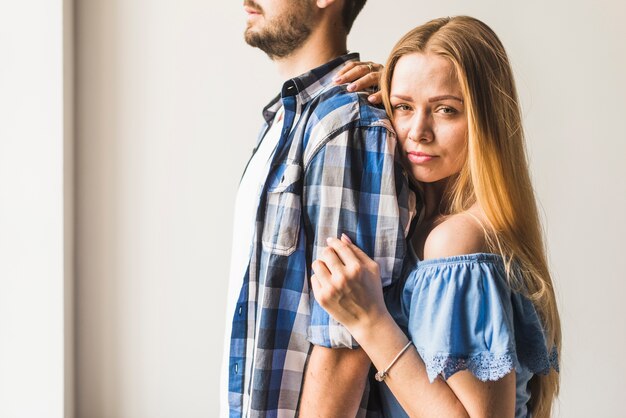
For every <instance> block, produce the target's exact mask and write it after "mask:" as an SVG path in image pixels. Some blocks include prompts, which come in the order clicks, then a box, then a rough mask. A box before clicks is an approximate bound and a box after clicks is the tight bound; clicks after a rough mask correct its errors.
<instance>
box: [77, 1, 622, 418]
mask: <svg viewBox="0 0 626 418" xmlns="http://www.w3.org/2000/svg"><path fill="white" fill-rule="evenodd" d="M390 4H392V5H393V6H390ZM455 14H470V15H473V16H476V17H478V18H481V19H483V20H484V21H486V22H487V23H488V24H490V25H491V26H492V27H493V28H494V29H495V30H496V32H497V33H498V34H499V35H500V36H501V38H502V40H503V42H504V44H505V46H506V47H507V48H508V51H509V53H510V56H511V59H512V61H513V65H514V67H515V69H516V74H517V81H518V86H519V90H520V93H521V97H522V103H523V107H524V114H525V123H526V129H527V133H528V140H529V149H530V154H531V165H532V171H533V175H534V179H535V185H536V188H537V192H538V196H539V199H540V203H541V206H542V208H543V211H544V214H545V219H546V231H547V236H548V242H549V247H550V256H551V262H552V267H553V270H554V274H555V276H556V281H557V286H558V294H559V301H560V307H561V314H562V317H563V331H564V357H563V361H562V368H563V373H562V377H563V389H562V396H561V402H560V412H561V413H560V416H563V417H587V416H602V417H618V416H624V415H625V414H626V407H625V406H624V404H623V403H622V402H621V394H622V393H624V391H625V390H626V382H625V379H626V378H625V377H624V376H626V358H625V357H624V356H623V354H622V352H623V347H624V346H625V344H626V327H624V326H623V324H622V323H621V322H622V321H621V320H622V318H623V317H624V316H625V314H626V308H625V305H626V304H624V303H623V301H622V299H623V295H624V293H625V291H626V286H625V285H624V279H625V278H626V277H625V276H626V275H625V274H624V273H622V265H621V264H622V263H621V260H620V255H621V254H620V253H621V252H622V251H623V248H624V245H623V237H624V236H626V222H624V216H623V214H624V213H626V182H625V181H624V179H626V168H625V166H624V164H622V162H621V160H622V159H623V158H624V156H625V155H626V134H625V133H624V130H622V129H620V128H619V126H618V124H619V123H620V121H621V120H622V119H623V114H624V111H625V110H626V105H625V104H624V101H623V100H624V99H623V98H624V97H626V82H625V81H624V76H623V75H624V74H626V62H625V60H626V50H625V46H624V42H623V39H625V38H626V29H624V25H623V22H624V19H625V18H626V12H625V11H624V6H623V2H621V1H618V0H612V1H607V0H604V1H600V2H573V1H566V0H555V1H552V2H543V1H539V0H528V1H525V2H516V3H513V2H497V1H488V0H478V1H474V2H467V1H462V0H451V1H449V2H437V3H432V2H431V3H426V2H415V1H409V0H395V1H394V2H381V1H374V0H371V1H370V4H368V5H367V6H366V9H365V11H364V12H363V15H362V16H361V17H360V19H359V20H358V21H357V24H356V26H355V28H354V30H353V32H354V33H353V36H352V38H351V48H352V49H354V50H360V51H362V52H363V53H364V54H365V57H368V58H372V59H375V60H378V61H381V60H384V58H385V56H386V54H387V52H388V51H389V49H390V48H391V46H392V44H393V43H394V42H395V41H396V40H397V39H398V38H399V37H400V36H401V35H402V34H403V33H404V32H406V31H407V30H409V29H410V28H412V27H413V26H415V25H417V24H419V23H420V22H423V21H425V20H427V19H430V18H433V17H438V16H442V15H455ZM77 22H78V23H77V39H78V45H77V51H78V62H77V71H78V84H77V88H78V95H77V109H78V111H77V118H78V121H77V135H78V149H77V192H78V202H77V203H78V205H77V216H78V224H77V225H78V235H77V240H78V241H77V246H78V249H77V274H78V280H79V283H78V293H77V295H78V306H77V308H78V312H77V327H78V328H77V330H78V345H77V350H78V357H77V366H78V392H77V397H78V411H79V416H80V417H88V418H97V417H114V418H117V417H119V418H122V417H130V418H142V417H145V418H159V417H164V418H165V417H168V418H169V417H185V418H193V417H207V416H215V415H216V414H217V400H218V396H217V388H218V383H219V382H218V376H219V367H220V359H221V347H222V333H223V322H224V318H225V313H224V306H225V300H224V298H225V295H226V279H227V273H228V272H227V266H228V257H229V249H230V242H231V237H230V228H231V222H232V219H231V213H232V205H233V201H234V194H235V190H236V187H237V183H238V180H239V176H240V174H241V171H242V169H243V166H244V164H245V162H246V161H247V158H248V156H249V155H250V152H251V149H252V145H253V142H254V139H255V135H256V131H257V128H258V127H259V126H260V123H261V117H260V109H261V107H262V106H263V105H264V104H265V102H266V101H267V100H269V99H270V98H271V97H272V96H273V95H274V94H275V93H276V92H277V91H278V88H279V85H280V80H279V79H278V77H277V76H276V75H275V74H274V69H273V67H272V65H271V63H270V62H269V61H268V60H267V59H266V58H265V57H264V56H263V55H262V53H260V52H259V51H256V50H252V49H251V48H249V47H247V46H246V45H245V44H244V42H243V40H242V31H243V27H244V15H243V12H242V10H241V4H240V2H219V3H214V2H213V3H211V2H208V1H201V0H180V1H178V2H168V1H165V0H106V1H105V0H100V1H97V0H92V1H89V2H79V3H78V4H77ZM229 315H230V313H229Z"/></svg>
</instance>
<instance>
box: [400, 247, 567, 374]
mask: <svg viewBox="0 0 626 418" xmlns="http://www.w3.org/2000/svg"><path fill="white" fill-rule="evenodd" d="M494 260H499V257H498V256H495V255H494V254H473V255H467V256H453V257H449V258H446V259H439V260H428V261H426V262H422V263H421V265H418V267H417V269H416V270H415V271H414V272H413V273H412V274H410V275H409V277H408V278H407V280H406V284H405V287H404V295H403V299H404V303H403V305H404V307H405V310H407V312H406V314H407V317H408V331H409V335H410V337H411V340H412V341H413V343H414V345H415V347H416V349H417V351H418V352H419V354H420V356H421V358H422V360H423V361H424V365H425V367H426V371H427V373H428V378H429V380H430V381H431V382H433V381H434V380H435V378H436V377H437V376H439V375H441V376H443V377H444V378H445V379H448V378H449V377H450V376H452V375H454V374H455V373H457V372H459V371H462V370H468V371H470V372H471V373H472V374H473V375H474V376H475V377H476V378H478V379H479V380H481V381H483V382H485V381H495V380H499V379H501V378H502V377H504V376H506V375H507V374H508V373H509V372H510V371H511V370H513V369H515V370H516V371H517V372H528V373H530V374H547V373H549V372H550V370H551V369H552V368H553V369H555V370H557V371H558V353H557V351H556V348H548V344H547V341H546V338H545V334H544V331H543V327H542V323H541V320H540V318H539V313H538V312H537V310H536V309H535V307H534V305H533V304H532V302H531V301H530V300H529V299H528V298H526V297H524V296H523V295H522V294H521V293H519V292H515V291H513V290H512V289H511V288H510V286H509V284H508V282H507V279H506V273H505V272H504V265H503V264H502V263H501V262H499V261H498V262H496V261H494Z"/></svg>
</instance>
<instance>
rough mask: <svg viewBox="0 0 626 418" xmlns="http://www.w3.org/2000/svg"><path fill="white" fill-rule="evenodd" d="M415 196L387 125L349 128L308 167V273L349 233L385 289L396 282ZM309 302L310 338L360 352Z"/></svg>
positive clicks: (326, 345) (306, 180)
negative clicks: (330, 243) (331, 243)
mask: <svg viewBox="0 0 626 418" xmlns="http://www.w3.org/2000/svg"><path fill="white" fill-rule="evenodd" d="M412 197H413V196H412V194H411V192H410V191H409V188H408V181H407V178H406V174H405V172H404V170H403V169H402V166H401V164H400V162H399V160H398V159H397V156H396V139H395V134H394V133H393V132H391V131H390V130H389V128H388V127H387V125H386V124H383V123H380V124H378V125H376V124H373V125H370V126H355V127H352V128H349V129H345V130H343V131H341V132H340V133H338V134H337V135H336V136H334V137H333V138H332V139H330V140H329V141H328V142H326V143H325V144H324V145H323V146H322V147H321V148H320V149H319V151H317V152H316V153H315V155H314V156H313V157H312V158H311V161H310V162H309V163H308V164H307V166H306V167H305V176H304V206H305V214H304V218H305V219H304V225H305V228H306V237H307V263H308V266H307V268H308V273H309V277H310V276H311V263H312V261H313V260H315V259H316V258H317V254H318V252H319V251H320V250H322V249H324V248H325V247H326V238H328V237H340V236H341V234H342V233H345V234H346V235H348V236H349V237H350V239H351V240H352V242H354V243H355V244H356V245H358V246H359V247H360V248H361V249H362V250H363V251H364V252H365V253H367V254H368V255H369V256H370V257H371V258H372V259H374V260H375V261H376V262H377V263H378V264H379V266H380V272H381V280H382V283H381V285H382V286H387V285H389V284H391V283H392V282H393V281H394V280H396V279H397V278H398V277H399V276H400V273H401V270H402V262H403V259H404V255H405V252H406V244H405V236H406V232H407V230H408V226H409V222H410V218H411V213H412V211H413V208H412V207H411V206H412V205H413V204H414V202H412V201H411V200H412ZM310 298H311V303H310V305H311V306H310V307H311V323H310V327H309V330H308V339H309V341H310V342H311V343H313V344H316V345H321V346H324V347H329V348H340V347H358V344H357V343H356V342H355V340H354V339H353V338H352V336H351V335H350V333H349V332H348V331H347V330H346V329H345V328H344V327H343V326H342V325H341V324H339V323H338V322H337V321H335V320H334V319H333V318H332V317H330V315H329V314H328V313H327V312H326V311H325V310H324V309H323V308H322V307H321V306H320V305H319V304H318V303H317V301H316V300H315V297H314V295H313V292H311V293H310Z"/></svg>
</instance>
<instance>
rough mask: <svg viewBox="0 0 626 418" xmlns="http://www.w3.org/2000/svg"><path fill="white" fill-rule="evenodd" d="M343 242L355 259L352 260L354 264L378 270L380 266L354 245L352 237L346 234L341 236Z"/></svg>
mask: <svg viewBox="0 0 626 418" xmlns="http://www.w3.org/2000/svg"><path fill="white" fill-rule="evenodd" d="M341 242H342V243H343V244H344V245H345V246H347V247H348V249H349V250H350V252H351V254H352V255H353V257H354V258H353V259H351V262H352V263H356V264H360V265H362V266H367V267H368V268H374V269H375V268H376V267H377V266H378V264H377V263H376V262H375V261H374V260H372V259H371V258H370V256H368V255H367V254H366V253H365V252H364V251H363V250H362V249H360V248H359V247H358V246H356V245H354V244H353V243H352V240H351V239H350V237H348V236H347V235H346V234H341Z"/></svg>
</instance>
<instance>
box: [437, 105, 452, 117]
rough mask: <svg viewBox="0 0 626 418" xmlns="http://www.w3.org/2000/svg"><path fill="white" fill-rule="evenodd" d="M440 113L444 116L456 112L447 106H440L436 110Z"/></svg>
mask: <svg viewBox="0 0 626 418" xmlns="http://www.w3.org/2000/svg"><path fill="white" fill-rule="evenodd" d="M437 110H438V111H439V112H440V113H443V114H444V115H453V114H455V113H457V112H456V109H454V108H453V107H448V106H441V107H440V108H439V109H437Z"/></svg>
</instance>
